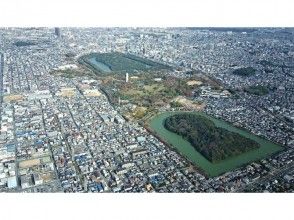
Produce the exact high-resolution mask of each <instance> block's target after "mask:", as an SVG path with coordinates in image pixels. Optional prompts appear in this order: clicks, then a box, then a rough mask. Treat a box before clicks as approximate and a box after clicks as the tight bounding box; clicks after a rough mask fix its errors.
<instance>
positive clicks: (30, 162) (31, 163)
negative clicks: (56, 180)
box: [19, 159, 41, 168]
mask: <svg viewBox="0 0 294 220" xmlns="http://www.w3.org/2000/svg"><path fill="white" fill-rule="evenodd" d="M40 164H41V161H40V159H32V160H24V161H21V162H19V168H28V167H33V166H37V165H40Z"/></svg>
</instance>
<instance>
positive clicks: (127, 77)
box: [126, 73, 129, 83]
mask: <svg viewBox="0 0 294 220" xmlns="http://www.w3.org/2000/svg"><path fill="white" fill-rule="evenodd" d="M127 82H129V74H128V73H126V83H127Z"/></svg>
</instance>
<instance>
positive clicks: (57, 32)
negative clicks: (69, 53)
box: [54, 27, 61, 37]
mask: <svg viewBox="0 0 294 220" xmlns="http://www.w3.org/2000/svg"><path fill="white" fill-rule="evenodd" d="M54 32H55V35H56V36H57V37H61V32H60V28H58V27H56V28H54Z"/></svg>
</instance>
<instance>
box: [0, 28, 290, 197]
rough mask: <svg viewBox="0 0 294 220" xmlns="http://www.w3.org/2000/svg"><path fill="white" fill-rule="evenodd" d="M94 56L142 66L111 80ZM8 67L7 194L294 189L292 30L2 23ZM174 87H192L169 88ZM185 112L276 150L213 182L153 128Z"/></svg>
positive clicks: (4, 121) (0, 172)
mask: <svg viewBox="0 0 294 220" xmlns="http://www.w3.org/2000/svg"><path fill="white" fill-rule="evenodd" d="M92 53H97V54H105V53H107V54H112V53H115V54H116V55H115V56H116V57H117V58H116V59H131V58H132V59H133V60H135V61H136V62H137V63H139V61H140V62H141V63H140V65H139V64H136V68H138V69H135V70H134V71H133V72H131V71H128V72H123V74H120V76H118V77H121V78H115V77H116V76H114V75H108V76H107V77H108V78H105V77H104V76H101V75H99V74H98V73H97V72H95V71H94V70H93V69H92V68H91V66H90V67H89V65H85V63H83V62H81V59H80V58H81V57H83V56H85V55H88V54H92ZM117 54H119V55H117ZM120 54H128V55H125V56H124V57H123V56H122V55H120ZM120 57H123V58H120ZM130 57H131V58H130ZM103 59H106V58H103ZM141 59H142V60H141ZM143 59H146V60H148V61H144V60H143ZM0 61H1V62H0V76H1V77H0V78H1V80H0V93H1V100H0V101H1V111H0V128H1V130H0V192H293V191H294V161H293V159H294V104H293V103H294V29H292V28H242V29H240V28H239V29H238V28H1V29H0ZM142 63H143V64H142ZM104 64H105V63H104ZM126 64H127V63H126ZM128 65H133V64H132V63H131V62H130V63H129V64H128ZM149 65H154V66H155V67H154V68H153V69H152V71H151V70H150V74H149V75H148V73H147V75H148V76H145V75H143V74H145V73H142V72H144V71H145V70H144V68H145V67H147V66H149ZM156 65H158V66H156ZM117 66H118V67H120V66H119V64H117ZM103 68H104V70H105V72H107V71H108V69H106V68H108V66H106V65H104V67H103ZM139 68H142V69H141V70H139ZM157 68H158V69H157ZM160 68H162V69H160ZM110 69H111V68H110ZM240 70H241V71H240ZM238 71H239V72H238ZM109 72H110V71H109ZM65 73H66V74H67V75H66V76H65ZM81 73H83V74H81ZM109 74H111V73H109ZM242 74H243V75H242ZM141 75H142V76H141ZM149 76H150V79H149V78H148V77H149ZM140 77H141V78H140ZM144 77H145V78H144ZM110 78H111V80H112V81H111V83H113V84H109V79H110ZM140 79H142V80H141V81H140ZM120 80H121V81H120ZM136 80H137V81H136ZM135 81H136V82H135ZM150 81H152V86H153V84H156V89H157V90H158V91H157V90H156V89H155V86H154V87H152V86H150V85H149V84H148V86H149V87H146V84H144V83H146V82H148V83H150ZM174 82H181V83H182V82H183V83H188V85H189V86H190V85H191V86H190V87H189V86H187V89H186V90H185V91H182V90H179V92H178V93H177V94H173V93H172V91H170V90H166V88H164V89H165V90H164V89H162V91H163V90H164V91H166V93H168V94H169V95H170V94H171V95H170V96H166V94H163V92H162V91H160V88H161V87H160V86H162V85H163V84H164V83H166V85H168V84H167V83H174ZM114 83H120V84H119V85H120V86H121V87H119V88H125V87H127V89H126V90H128V92H129V91H130V90H131V89H130V88H131V87H130V86H133V85H134V84H135V83H137V84H136V86H137V87H136V88H140V87H144V88H145V91H144V92H145V93H146V92H147V90H148V89H149V90H152V92H154V91H156V92H158V94H161V97H160V98H161V100H160V103H156V101H158V100H155V101H154V100H151V101H150V100H149V101H150V103H151V104H150V103H147V104H145V101H146V100H143V99H142V103H143V102H144V104H142V105H140V103H138V100H135V99H134V98H133V97H134V96H132V95H133V94H130V93H125V94H127V95H125V94H123V95H122V94H121V93H119V92H120V91H117V90H119V88H116V87H112V85H115V84H114ZM189 83H190V84H189ZM181 85H182V84H181ZM185 85H186V84H185ZM123 86H124V87H123ZM128 86H129V87H128ZM171 88H173V87H172V86H171ZM149 90H148V91H149ZM132 91H135V90H134V88H133V87H132ZM135 92H136V98H137V99H138V97H141V96H144V95H145V93H142V92H141V91H139V90H138V91H137V90H136V91H135ZM135 92H134V93H135ZM186 93H187V94H186ZM118 94H119V95H118ZM150 94H155V93H151V92H150ZM169 97H172V98H169ZM152 98H154V99H156V98H157V96H156V95H153V97H152ZM158 99H159V96H158ZM134 100H135V101H136V104H135V103H134V102H133V101H134ZM181 100H184V103H185V104H184V105H183V104H181ZM139 102H140V98H139ZM154 103H155V104H154ZM146 106H147V107H146ZM143 108H144V109H145V111H146V112H145V113H144V115H143V116H142V117H137V115H136V117H137V118H135V117H132V116H130V112H131V111H133V110H134V109H137V110H138V109H143ZM146 109H147V110H146ZM195 109H196V110H195ZM177 111H189V112H191V111H201V112H202V113H203V114H206V115H208V116H209V117H212V118H214V119H216V120H222V121H225V123H230V124H232V125H233V126H235V127H237V128H238V129H240V130H242V131H243V130H244V131H246V132H250V135H254V138H255V137H258V138H260V139H258V140H261V139H262V140H266V141H268V142H266V143H269V142H270V143H273V145H275V148H274V147H273V148H274V150H273V151H271V152H270V151H267V152H266V153H264V156H261V153H260V152H259V151H258V149H257V151H256V155H257V154H259V155H258V157H257V156H256V158H255V159H254V160H253V159H252V160H250V161H247V162H244V163H242V164H238V165H237V163H236V165H234V167H233V168H231V169H226V170H225V171H224V172H219V173H217V175H208V174H207V173H206V172H205V169H204V168H202V167H199V166H197V164H195V163H193V161H191V160H190V159H189V157H188V156H187V155H183V154H184V153H182V152H179V150H176V149H175V148H173V147H172V146H171V145H172V144H170V143H169V141H165V140H164V138H163V139H162V138H161V137H160V135H159V134H158V133H156V132H154V131H152V129H150V127H148V126H146V124H147V121H148V120H151V118H152V117H153V116H154V115H156V114H158V113H162V112H177ZM241 133H242V132H241ZM250 137H251V136H250ZM262 149H263V148H262ZM260 151H261V150H260ZM252 154H253V153H252ZM257 158H258V159H257ZM236 160H237V159H236ZM229 162H230V161H229ZM232 163H233V162H232ZM214 165H215V166H217V164H214Z"/></svg>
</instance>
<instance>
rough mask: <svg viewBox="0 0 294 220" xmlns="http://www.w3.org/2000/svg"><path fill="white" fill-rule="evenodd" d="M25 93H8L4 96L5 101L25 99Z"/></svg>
mask: <svg viewBox="0 0 294 220" xmlns="http://www.w3.org/2000/svg"><path fill="white" fill-rule="evenodd" d="M23 98H24V97H23V95H6V96H4V97H3V101H4V102H13V101H21V100H23Z"/></svg>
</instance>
